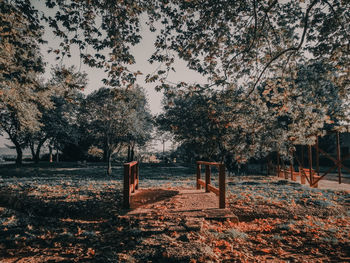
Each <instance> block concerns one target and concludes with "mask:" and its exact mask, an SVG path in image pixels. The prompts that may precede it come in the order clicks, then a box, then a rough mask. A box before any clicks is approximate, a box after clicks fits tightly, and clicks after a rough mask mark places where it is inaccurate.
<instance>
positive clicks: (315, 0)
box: [248, 0, 318, 97]
mask: <svg viewBox="0 0 350 263" xmlns="http://www.w3.org/2000/svg"><path fill="white" fill-rule="evenodd" d="M317 2H318V0H314V1H313V2H312V3H311V4H310V6H309V7H308V8H307V10H306V12H305V21H304V29H303V34H302V36H301V39H300V42H299V44H298V46H296V47H290V48H287V49H285V50H283V51H281V52H280V53H278V54H277V55H276V56H274V57H273V58H271V60H270V61H269V62H268V63H267V64H266V65H265V67H264V68H263V70H262V71H261V72H260V74H259V77H258V79H257V80H256V81H255V83H254V86H253V88H252V89H251V90H250V91H249V93H248V97H249V96H250V95H251V94H252V93H253V91H254V90H255V88H256V86H257V85H258V83H259V81H260V79H261V77H262V76H263V74H264V73H265V71H266V70H267V69H268V68H269V67H270V65H271V64H272V63H273V62H274V61H275V60H277V59H278V58H279V57H281V56H282V55H284V54H285V53H288V52H290V51H295V52H296V51H298V50H299V49H300V48H301V47H302V45H303V43H304V40H305V36H306V33H307V30H308V27H309V14H310V11H311V9H312V8H313V7H314V5H315V4H316V3H317Z"/></svg>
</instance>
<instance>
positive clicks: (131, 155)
mask: <svg viewBox="0 0 350 263" xmlns="http://www.w3.org/2000/svg"><path fill="white" fill-rule="evenodd" d="M134 148H135V145H133V146H132V147H131V152H130V161H133V160H134V157H135V151H134Z"/></svg>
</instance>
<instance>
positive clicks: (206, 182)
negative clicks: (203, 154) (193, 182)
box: [205, 165, 210, 193]
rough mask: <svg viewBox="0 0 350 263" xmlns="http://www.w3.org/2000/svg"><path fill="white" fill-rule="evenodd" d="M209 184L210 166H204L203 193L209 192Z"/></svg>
mask: <svg viewBox="0 0 350 263" xmlns="http://www.w3.org/2000/svg"><path fill="white" fill-rule="evenodd" d="M209 184H210V166H209V165H206V166H205V192H207V193H208V192H209V188H208V185H209Z"/></svg>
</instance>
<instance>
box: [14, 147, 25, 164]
mask: <svg viewBox="0 0 350 263" xmlns="http://www.w3.org/2000/svg"><path fill="white" fill-rule="evenodd" d="M15 146H16V152H17V158H16V164H17V165H22V158H23V151H22V148H21V146H20V145H19V144H15Z"/></svg>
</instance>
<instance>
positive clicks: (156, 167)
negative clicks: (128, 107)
mask: <svg viewBox="0 0 350 263" xmlns="http://www.w3.org/2000/svg"><path fill="white" fill-rule="evenodd" d="M105 169H106V166H105V165H103V164H88V165H87V166H83V165H78V164H76V163H75V164H74V163H59V164H48V163H40V164H39V165H25V166H23V167H22V168H17V167H16V166H12V165H9V166H3V167H0V261H1V262H14V261H16V260H20V259H21V260H22V261H23V262H25V261H32V262H50V261H51V262H147V260H150V261H153V262H190V260H191V259H193V260H196V261H197V262H209V261H212V262H224V261H225V260H226V261H227V262H235V261H236V262H241V261H242V262H246V261H261V262H265V261H268V260H272V261H275V262H278V261H284V262H285V261H293V262H305V261H307V262H315V261H332V260H333V261H337V262H344V261H347V259H349V258H350V252H349V250H348V247H349V244H350V243H349V242H350V240H349V236H350V212H349V207H350V194H349V193H347V192H344V191H331V190H320V189H313V188H309V187H305V186H301V185H300V184H297V183H294V182H290V181H287V180H277V179H276V178H275V177H266V176H240V177H229V178H228V180H227V181H228V182H227V190H228V191H227V204H228V209H230V210H231V211H232V212H233V213H234V214H236V215H237V216H238V218H239V222H238V223H232V222H230V221H226V222H218V221H210V220H209V221H207V220H204V223H203V230H201V231H197V232H196V231H187V232H185V233H176V232H174V231H166V230H164V229H166V225H167V224H170V225H175V226H176V224H180V223H181V222H182V220H183V219H181V220H180V219H179V220H177V219H176V220H175V221H176V222H172V221H171V220H173V219H169V218H167V215H166V214H164V213H165V212H166V202H167V201H166V200H163V203H164V205H158V207H161V208H162V209H159V211H158V213H159V214H155V215H152V216H151V218H145V219H143V220H141V221H140V220H136V219H126V218H125V213H126V212H127V211H125V210H123V209H122V208H121V203H122V195H121V193H122V175H123V169H122V166H114V167H113V174H112V176H111V177H108V176H107V175H106V173H105ZM213 180H214V179H213ZM194 186H195V167H194V166H186V165H181V164H171V165H162V164H141V166H140V187H141V188H149V187H154V188H161V187H162V188H164V189H167V188H171V187H194ZM140 222H143V223H145V224H146V225H147V224H148V223H152V224H153V225H156V226H159V227H160V228H161V227H162V226H164V227H165V228H164V227H163V230H162V231H158V232H157V231H153V232H152V231H146V230H143V228H141V224H140ZM178 227H181V225H179V226H178ZM199 241H200V242H199ZM192 262H194V261H192Z"/></svg>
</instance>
